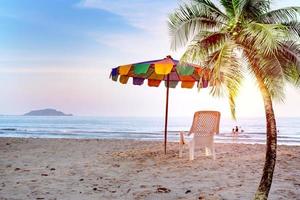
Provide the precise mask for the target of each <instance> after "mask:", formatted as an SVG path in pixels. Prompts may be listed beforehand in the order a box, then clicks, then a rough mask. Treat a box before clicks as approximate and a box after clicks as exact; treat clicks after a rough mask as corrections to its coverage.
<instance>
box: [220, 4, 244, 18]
mask: <svg viewBox="0 0 300 200" xmlns="http://www.w3.org/2000/svg"><path fill="white" fill-rule="evenodd" d="M220 2H221V4H222V6H223V7H224V8H225V10H226V14H227V15H228V16H230V17H231V18H235V20H236V21H237V20H238V19H239V17H240V15H241V13H242V11H243V8H244V6H245V5H246V3H247V0H221V1H220Z"/></svg>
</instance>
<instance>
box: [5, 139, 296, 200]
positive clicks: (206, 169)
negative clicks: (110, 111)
mask: <svg viewBox="0 0 300 200" xmlns="http://www.w3.org/2000/svg"><path fill="white" fill-rule="evenodd" d="M0 151H1V154H0V199H1V200H2V199H3V200H4V199H87V200H90V199H136V200H142V199H146V200H147V199H198V198H199V197H202V198H204V199H214V200H221V199H230V200H234V199H252V197H253V195H254V193H255V191H256V188H257V186H258V183H259V181H260V177H261V173H262V167H263V164H264V155H265V145H263V144H229V143H216V153H217V155H216V156H217V158H216V160H215V161H213V160H212V158H210V157H205V156H203V154H199V153H197V154H196V157H195V160H194V161H189V160H188V153H187V150H185V153H184V157H183V158H179V157H178V144H177V143H176V142H170V143H168V151H167V155H164V154H163V146H162V142H157V141H139V140H117V139H113V140H112V139H79V140H78V139H49V138H48V139H41V138H0ZM299 155H300V147H299V146H287V145H279V146H278V157H277V165H276V169H275V173H274V179H273V185H272V188H271V192H270V199H297V198H298V197H299V196H300V187H299V186H300V169H299V165H300V157H299Z"/></svg>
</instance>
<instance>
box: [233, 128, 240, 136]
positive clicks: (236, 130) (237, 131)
mask: <svg viewBox="0 0 300 200" xmlns="http://www.w3.org/2000/svg"><path fill="white" fill-rule="evenodd" d="M234 131H235V134H236V135H238V134H239V127H238V126H235V130H234Z"/></svg>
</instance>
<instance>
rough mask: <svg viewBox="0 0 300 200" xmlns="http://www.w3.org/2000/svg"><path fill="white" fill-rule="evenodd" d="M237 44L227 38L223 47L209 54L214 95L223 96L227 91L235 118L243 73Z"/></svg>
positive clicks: (208, 63) (208, 65) (208, 64)
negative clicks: (236, 101)
mask: <svg viewBox="0 0 300 200" xmlns="http://www.w3.org/2000/svg"><path fill="white" fill-rule="evenodd" d="M236 50H237V46H236V44H235V43H234V42H233V41H232V40H230V39H227V40H226V41H225V42H224V43H223V45H222V47H221V48H220V49H219V50H218V51H216V52H214V53H212V54H211V55H210V56H209V59H208V60H207V61H206V62H207V67H209V68H210V69H211V71H212V75H211V77H210V79H211V83H212V87H211V91H210V93H211V94H212V95H213V96H223V95H224V94H225V92H227V95H228V97H229V105H230V108H231V114H232V117H233V118H234V119H235V98H236V97H237V95H238V92H239V88H240V84H241V81H242V79H243V75H242V71H241V69H242V67H241V66H242V63H241V62H240V59H239V58H238V56H237V54H236Z"/></svg>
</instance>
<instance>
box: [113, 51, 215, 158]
mask: <svg viewBox="0 0 300 200" xmlns="http://www.w3.org/2000/svg"><path fill="white" fill-rule="evenodd" d="M110 77H111V79H112V80H113V81H118V80H119V82H120V83H122V84H127V83H128V81H129V78H130V77H131V78H132V83H133V85H143V84H144V82H145V80H147V82H148V86H150V87H158V86H159V85H160V84H161V82H164V83H165V86H166V88H167V91H166V113H165V140H164V147H165V148H164V150H165V153H166V145H167V124H168V102H169V88H176V86H177V85H178V83H179V82H180V83H181V88H187V89H191V88H193V87H194V86H195V85H197V86H198V88H206V87H208V84H209V79H210V70H209V69H207V68H202V67H200V66H199V65H195V64H191V63H184V64H181V63H180V62H179V61H178V60H174V59H173V58H172V57H171V56H167V57H166V58H164V59H160V60H152V61H145V62H140V63H134V64H128V65H121V66H118V67H116V68H113V69H112V71H111V74H110Z"/></svg>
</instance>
